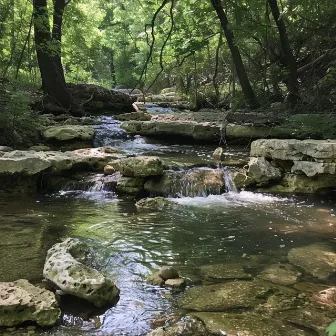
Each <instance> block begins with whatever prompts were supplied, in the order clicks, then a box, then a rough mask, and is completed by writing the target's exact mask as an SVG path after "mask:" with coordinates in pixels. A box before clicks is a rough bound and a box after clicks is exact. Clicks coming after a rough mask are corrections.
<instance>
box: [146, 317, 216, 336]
mask: <svg viewBox="0 0 336 336" xmlns="http://www.w3.org/2000/svg"><path fill="white" fill-rule="evenodd" d="M146 336H210V334H209V333H208V331H207V330H206V328H205V326H204V324H203V323H202V322H201V321H200V320H198V319H196V318H195V317H192V316H186V317H184V318H183V319H182V320H181V321H179V322H177V323H176V324H174V325H172V326H169V327H165V328H163V327H161V328H158V329H155V330H153V331H152V332H150V333H149V334H147V335H146Z"/></svg>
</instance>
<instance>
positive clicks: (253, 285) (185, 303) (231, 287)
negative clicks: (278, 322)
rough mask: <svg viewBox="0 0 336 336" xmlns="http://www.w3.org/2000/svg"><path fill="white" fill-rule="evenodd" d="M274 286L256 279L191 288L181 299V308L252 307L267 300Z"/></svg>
mask: <svg viewBox="0 0 336 336" xmlns="http://www.w3.org/2000/svg"><path fill="white" fill-rule="evenodd" d="M270 291H272V288H271V287H270V286H269V285H267V284H264V283H258V282H254V281H236V282H229V283H221V284H216V285H209V286H197V287H194V288H191V289H190V290H189V291H187V292H186V293H185V295H184V296H183V298H182V299H181V300H180V302H179V305H180V307H181V308H184V309H190V310H195V311H212V312H216V311H217V312H218V311H228V310H235V309H251V308H253V307H255V306H257V305H259V304H261V303H264V302H265V301H266V298H267V296H268V295H269V293H270Z"/></svg>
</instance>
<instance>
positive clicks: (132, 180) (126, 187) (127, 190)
mask: <svg viewBox="0 0 336 336" xmlns="http://www.w3.org/2000/svg"><path fill="white" fill-rule="evenodd" d="M144 183H145V180H144V178H142V177H120V178H119V179H118V181H117V192H118V193H119V194H121V195H137V194H140V193H141V192H142V191H143V190H144Z"/></svg>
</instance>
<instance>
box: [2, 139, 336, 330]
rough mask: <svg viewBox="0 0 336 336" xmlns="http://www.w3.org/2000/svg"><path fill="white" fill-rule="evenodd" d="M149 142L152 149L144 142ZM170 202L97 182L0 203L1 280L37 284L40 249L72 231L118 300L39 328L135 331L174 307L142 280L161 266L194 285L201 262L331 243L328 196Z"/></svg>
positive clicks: (158, 147)
mask: <svg viewBox="0 0 336 336" xmlns="http://www.w3.org/2000/svg"><path fill="white" fill-rule="evenodd" d="M111 141H112V143H113V141H114V139H112V140H111ZM128 141H129V143H128ZM127 143H128V144H127ZM109 145H111V142H109ZM147 145H148V146H155V147H154V148H153V147H151V148H150V149H149V148H147V147H146V148H144V146H147ZM127 146H129V148H130V151H134V152H142V151H143V152H146V153H149V152H150V153H157V154H160V155H161V156H162V157H168V158H169V157H172V156H173V157H175V158H176V157H178V158H181V157H182V158H186V159H188V160H201V161H202V160H204V161H206V160H208V159H210V158H209V155H210V153H211V152H212V151H213V150H214V147H212V148H211V147H207V146H198V147H194V146H191V145H183V146H181V145H177V144H175V145H174V144H159V143H155V144H151V143H150V141H148V140H146V139H144V138H126V139H125V140H124V141H123V142H121V145H120V147H121V148H123V149H125V148H127ZM141 146H142V147H141ZM229 153H232V154H236V153H237V151H234V150H231V151H229ZM238 153H241V154H242V155H245V152H244V151H242V152H241V151H238ZM99 178H100V177H98V180H99ZM173 202H174V203H173V205H172V206H170V207H169V208H167V209H165V210H164V211H156V210H153V211H146V212H141V211H138V210H137V208H136V207H135V200H133V199H128V198H125V199H120V198H117V197H116V195H115V194H114V193H113V192H110V191H106V190H104V188H103V187H102V186H101V184H98V185H97V186H96V187H92V185H91V187H90V188H86V189H81V190H79V189H77V190H71V188H70V189H68V190H63V191H60V192H58V193H55V194H53V195H36V196H29V197H22V198H18V197H15V198H7V199H1V200H0V237H1V238H2V239H1V240H0V281H11V280H16V279H19V278H26V279H29V280H31V281H32V282H34V283H38V282H40V281H41V280H42V269H43V264H44V260H45V256H46V252H47V250H48V249H49V248H50V247H51V246H52V245H53V244H55V243H56V242H59V241H61V240H62V239H64V238H67V237H78V238H80V239H83V240H84V241H86V242H87V243H88V244H89V245H90V246H92V248H93V249H94V251H95V255H96V263H97V265H98V267H99V268H100V269H101V270H103V271H104V272H107V273H108V274H110V275H111V276H113V277H114V278H115V280H116V283H117V286H118V287H119V288H120V290H121V296H120V301H119V302H118V304H117V305H116V306H115V307H113V308H111V309H109V310H107V311H106V312H96V311H92V312H91V313H90V314H89V313H88V311H85V314H84V313H83V311H82V309H81V308H82V307H81V305H80V304H78V305H76V303H74V306H75V309H74V310H67V311H66V312H65V314H64V316H63V318H62V321H61V322H60V324H59V325H57V326H55V327H54V328H52V329H51V330H49V331H45V332H42V333H43V334H44V335H56V336H58V335H59V336H60V335H62V336H68V335H69V336H70V335H95V336H98V335H115V336H119V335H129V336H139V335H145V334H146V333H147V332H148V331H149V330H151V321H152V320H153V319H155V318H157V317H159V316H161V315H164V316H167V315H174V314H177V313H178V310H177V309H178V308H177V305H176V300H177V299H178V298H179V295H180V293H172V292H170V291H169V290H166V289H161V288H157V287H154V286H150V285H148V284H147V283H146V280H145V279H146V276H147V275H149V274H151V273H152V272H153V271H155V270H157V269H158V268H160V267H161V266H163V265H167V264H168V265H174V266H175V267H176V268H177V269H178V270H179V271H180V273H181V275H182V276H184V277H186V278H188V279H189V280H190V281H191V283H197V281H198V280H199V278H198V274H197V267H198V266H200V265H205V264H210V263H225V262H228V261H229V262H238V263H242V264H246V263H249V262H250V261H251V260H258V258H260V259H262V260H263V262H264V263H265V262H266V263H269V264H273V263H275V262H278V261H280V260H283V258H284V257H285V256H286V254H287V253H288V251H289V250H290V249H291V248H293V247H296V246H304V245H308V244H311V243H313V242H320V241H322V242H336V217H335V215H336V205H335V199H332V198H320V197H307V196H305V197H299V196H297V197H294V196H286V197H283V196H271V195H263V194H255V193H252V192H247V191H243V192H241V193H236V192H234V191H231V192H228V193H226V194H223V195H210V196H208V197H195V198H188V197H184V198H179V199H173ZM83 309H84V308H83ZM84 310H85V309H84Z"/></svg>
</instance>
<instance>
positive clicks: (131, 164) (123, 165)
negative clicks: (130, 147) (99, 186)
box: [109, 156, 163, 177]
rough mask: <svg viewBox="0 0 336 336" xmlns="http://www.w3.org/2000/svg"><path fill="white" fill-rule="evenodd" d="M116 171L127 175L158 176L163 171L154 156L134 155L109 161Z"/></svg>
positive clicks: (160, 162) (158, 160) (161, 165)
mask: <svg viewBox="0 0 336 336" xmlns="http://www.w3.org/2000/svg"><path fill="white" fill-rule="evenodd" d="M109 165H110V166H111V167H113V168H114V169H115V170H116V171H119V172H120V173H121V174H122V175H123V176H128V177H147V176H158V175H162V173H163V164H162V161H161V160H160V158H158V157H156V156H136V157H129V158H124V159H120V160H116V161H112V162H110V163H109Z"/></svg>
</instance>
